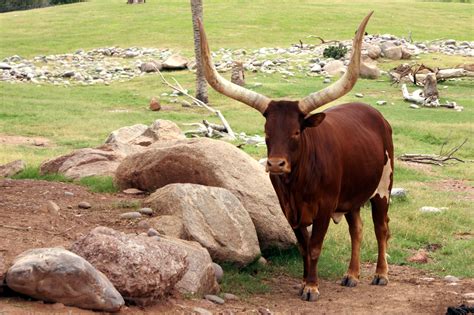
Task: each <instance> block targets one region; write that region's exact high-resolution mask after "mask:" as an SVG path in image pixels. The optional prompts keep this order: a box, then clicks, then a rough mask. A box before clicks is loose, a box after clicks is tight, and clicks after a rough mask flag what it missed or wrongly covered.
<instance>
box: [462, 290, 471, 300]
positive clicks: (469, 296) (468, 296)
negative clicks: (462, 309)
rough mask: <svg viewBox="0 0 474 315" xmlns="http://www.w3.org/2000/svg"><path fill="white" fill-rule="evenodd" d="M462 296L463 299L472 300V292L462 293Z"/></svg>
mask: <svg viewBox="0 0 474 315" xmlns="http://www.w3.org/2000/svg"><path fill="white" fill-rule="evenodd" d="M462 296H463V298H465V299H468V300H472V299H474V292H469V293H464V294H463V295H462Z"/></svg>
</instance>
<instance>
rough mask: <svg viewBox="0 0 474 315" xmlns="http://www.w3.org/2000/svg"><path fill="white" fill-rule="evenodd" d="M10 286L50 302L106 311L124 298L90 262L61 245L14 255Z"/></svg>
mask: <svg viewBox="0 0 474 315" xmlns="http://www.w3.org/2000/svg"><path fill="white" fill-rule="evenodd" d="M6 282H7V285H8V287H9V288H10V289H12V290H14V291H16V292H19V293H22V294H25V295H28V296H31V297H34V298H36V299H39V300H43V301H47V302H57V303H62V304H64V305H70V306H77V307H81V308H85V309H93V310H99V311H106V312H115V311H118V310H119V309H120V308H121V307H122V306H123V305H124V300H123V298H122V296H121V295H120V294H119V293H118V292H117V290H116V289H115V288H114V286H113V285H112V283H110V281H109V280H108V279H107V278H106V277H105V276H104V275H103V274H102V273H101V272H99V271H97V270H96V269H95V268H94V267H93V266H92V265H91V264H90V263H89V262H87V261H86V260H84V259H83V258H82V257H79V256H77V255H76V254H73V253H71V252H69V251H67V250H65V249H62V248H38V249H32V250H28V251H26V252H23V253H22V254H21V255H19V256H18V257H17V258H15V260H14V262H13V265H12V266H11V267H10V269H9V270H8V272H7V276H6Z"/></svg>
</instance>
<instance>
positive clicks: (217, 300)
mask: <svg viewBox="0 0 474 315" xmlns="http://www.w3.org/2000/svg"><path fill="white" fill-rule="evenodd" d="M204 298H205V299H206V300H208V301H211V302H212V303H216V304H219V305H222V304H224V303H225V301H224V300H223V299H222V298H220V297H218V296H217V295H212V294H207V295H205V296H204Z"/></svg>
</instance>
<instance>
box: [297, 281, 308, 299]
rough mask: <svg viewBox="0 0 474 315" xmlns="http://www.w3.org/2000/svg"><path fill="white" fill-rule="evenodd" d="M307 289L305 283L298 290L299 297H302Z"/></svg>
mask: <svg viewBox="0 0 474 315" xmlns="http://www.w3.org/2000/svg"><path fill="white" fill-rule="evenodd" d="M305 287H306V281H303V282H302V283H301V285H300V287H299V289H298V295H299V296H302V295H303V290H304V288H305Z"/></svg>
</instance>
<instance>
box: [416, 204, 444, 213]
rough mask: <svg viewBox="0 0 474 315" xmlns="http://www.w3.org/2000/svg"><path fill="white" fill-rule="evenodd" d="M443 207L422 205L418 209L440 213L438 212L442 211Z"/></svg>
mask: <svg viewBox="0 0 474 315" xmlns="http://www.w3.org/2000/svg"><path fill="white" fill-rule="evenodd" d="M445 209H447V208H436V207H429V206H424V207H421V208H420V211H421V212H424V213H440V212H443V210H445Z"/></svg>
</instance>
